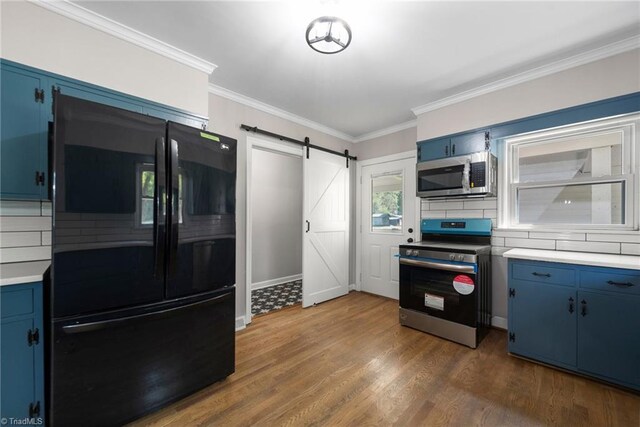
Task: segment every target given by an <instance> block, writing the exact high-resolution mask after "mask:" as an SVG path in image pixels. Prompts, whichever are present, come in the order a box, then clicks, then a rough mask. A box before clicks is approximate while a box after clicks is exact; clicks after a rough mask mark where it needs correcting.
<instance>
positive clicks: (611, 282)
mask: <svg viewBox="0 0 640 427" xmlns="http://www.w3.org/2000/svg"><path fill="white" fill-rule="evenodd" d="M607 283H608V284H610V285H613V286H619V287H623V288H628V287H630V286H634V284H633V283H631V282H626V283H623V282H614V281H613V280H608V281H607Z"/></svg>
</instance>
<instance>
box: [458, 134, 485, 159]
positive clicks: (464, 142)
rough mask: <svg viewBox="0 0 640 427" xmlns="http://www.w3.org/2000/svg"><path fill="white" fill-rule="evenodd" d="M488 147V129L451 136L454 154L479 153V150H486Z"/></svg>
mask: <svg viewBox="0 0 640 427" xmlns="http://www.w3.org/2000/svg"><path fill="white" fill-rule="evenodd" d="M488 149H489V131H488V130H481V131H477V132H470V133H465V134H462V135H457V136H454V137H451V155H452V156H462V155H463V154H470V153H477V152H478V151H484V150H488Z"/></svg>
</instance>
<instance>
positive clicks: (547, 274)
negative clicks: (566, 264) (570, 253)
mask: <svg viewBox="0 0 640 427" xmlns="http://www.w3.org/2000/svg"><path fill="white" fill-rule="evenodd" d="M531 274H533V275H534V276H537V277H551V274H549V273H538V272H537V271H534V272H533V273H531Z"/></svg>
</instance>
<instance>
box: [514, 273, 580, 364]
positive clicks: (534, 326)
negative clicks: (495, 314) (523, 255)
mask: <svg viewBox="0 0 640 427" xmlns="http://www.w3.org/2000/svg"><path fill="white" fill-rule="evenodd" d="M509 295H510V297H509V312H510V313H517V315H514V316H511V315H510V316H509V351H510V352H512V353H518V354H521V355H523V356H527V357H531V358H535V359H539V360H542V361H544V362H546V363H552V364H557V365H560V366H563V367H571V366H574V365H575V364H576V309H575V307H576V305H575V299H576V295H575V289H573V288H571V287H565V286H550V285H546V284H540V283H536V282H525V281H515V280H514V281H512V282H511V283H510V284H509Z"/></svg>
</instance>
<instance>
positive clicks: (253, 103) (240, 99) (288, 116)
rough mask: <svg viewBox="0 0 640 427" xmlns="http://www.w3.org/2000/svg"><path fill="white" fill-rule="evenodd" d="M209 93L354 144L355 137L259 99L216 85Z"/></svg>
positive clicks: (211, 85) (212, 86) (213, 85)
mask: <svg viewBox="0 0 640 427" xmlns="http://www.w3.org/2000/svg"><path fill="white" fill-rule="evenodd" d="M209 93H213V94H214V95H218V96H221V97H223V98H227V99H230V100H231V101H235V102H237V103H239V104H243V105H246V106H248V107H251V108H255V109H256V110H260V111H263V112H265V113H269V114H272V115H274V116H276V117H280V118H281V119H285V120H289V121H290V122H293V123H297V124H299V125H302V126H306V127H308V128H310V129H313V130H317V131H318V132H322V133H326V134H327V135H331V136H335V137H336V138H340V139H343V140H345V141H348V142H354V138H353V136H351V135H349V134H347V133H344V132H341V131H339V130H336V129H333V128H330V127H328V126H325V125H323V124H320V123H318V122H314V121H312V120H309V119H305V118H304V117H300V116H297V115H295V114H293V113H290V112H288V111H285V110H281V109H280V108H277V107H274V106H272V105H269V104H265V103H264V102H262V101H258V100H257V99H253V98H249V97H248V96H245V95H242V94H239V93H237V92H233V91H231V90H229V89H225V88H223V87H221V86H218V85H215V84H213V83H209Z"/></svg>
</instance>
